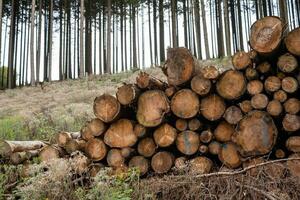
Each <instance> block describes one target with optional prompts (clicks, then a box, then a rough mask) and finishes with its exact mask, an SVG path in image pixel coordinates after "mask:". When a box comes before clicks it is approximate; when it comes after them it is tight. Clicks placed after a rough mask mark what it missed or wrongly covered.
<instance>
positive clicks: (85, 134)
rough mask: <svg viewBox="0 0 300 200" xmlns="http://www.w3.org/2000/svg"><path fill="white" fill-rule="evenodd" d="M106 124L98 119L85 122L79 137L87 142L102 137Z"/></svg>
mask: <svg viewBox="0 0 300 200" xmlns="http://www.w3.org/2000/svg"><path fill="white" fill-rule="evenodd" d="M106 128H107V126H106V124H105V123H104V122H102V121H101V120H100V119H92V120H91V121H87V122H86V123H85V125H84V126H83V127H82V129H81V131H80V132H81V137H82V138H83V139H84V140H86V141H88V140H89V139H91V138H94V137H97V136H100V135H102V134H103V133H104V132H105V131H106Z"/></svg>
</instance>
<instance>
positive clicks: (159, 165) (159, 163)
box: [151, 151, 174, 174]
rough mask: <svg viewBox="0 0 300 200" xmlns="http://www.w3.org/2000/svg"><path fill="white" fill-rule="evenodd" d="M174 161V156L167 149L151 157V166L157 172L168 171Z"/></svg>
mask: <svg viewBox="0 0 300 200" xmlns="http://www.w3.org/2000/svg"><path fill="white" fill-rule="evenodd" d="M173 163H174V156H173V155H172V154H171V153H169V152H166V151H162V152H158V153H156V154H155V155H154V156H153V157H152V159H151V167H152V169H153V170H154V171H155V172H156V173H159V174H161V173H167V172H168V171H169V170H170V169H171V167H172V166H173Z"/></svg>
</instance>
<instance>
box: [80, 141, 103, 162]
mask: <svg viewBox="0 0 300 200" xmlns="http://www.w3.org/2000/svg"><path fill="white" fill-rule="evenodd" d="M84 151H85V153H86V155H87V156H88V158H90V159H92V160H94V161H100V160H102V159H104V158H105V156H106V153H107V147H106V145H105V144H104V142H103V141H102V140H101V139H96V138H94V139H90V140H89V141H88V142H87V144H86V147H85V150H84Z"/></svg>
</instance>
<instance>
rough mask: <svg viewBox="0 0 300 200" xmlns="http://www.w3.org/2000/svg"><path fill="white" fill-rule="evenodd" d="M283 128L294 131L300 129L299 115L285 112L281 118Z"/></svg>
mask: <svg viewBox="0 0 300 200" xmlns="http://www.w3.org/2000/svg"><path fill="white" fill-rule="evenodd" d="M282 125H283V129H284V130H286V131H288V132H295V131H298V130H299V129H300V116H298V115H291V114H286V115H285V116H284V118H283V120H282Z"/></svg>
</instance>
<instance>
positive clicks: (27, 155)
mask: <svg viewBox="0 0 300 200" xmlns="http://www.w3.org/2000/svg"><path fill="white" fill-rule="evenodd" d="M39 152H40V150H30V151H23V152H15V153H12V154H11V155H10V163H11V164H13V165H19V164H21V163H23V162H24V161H26V160H30V159H31V158H33V157H36V156H38V155H39Z"/></svg>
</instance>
